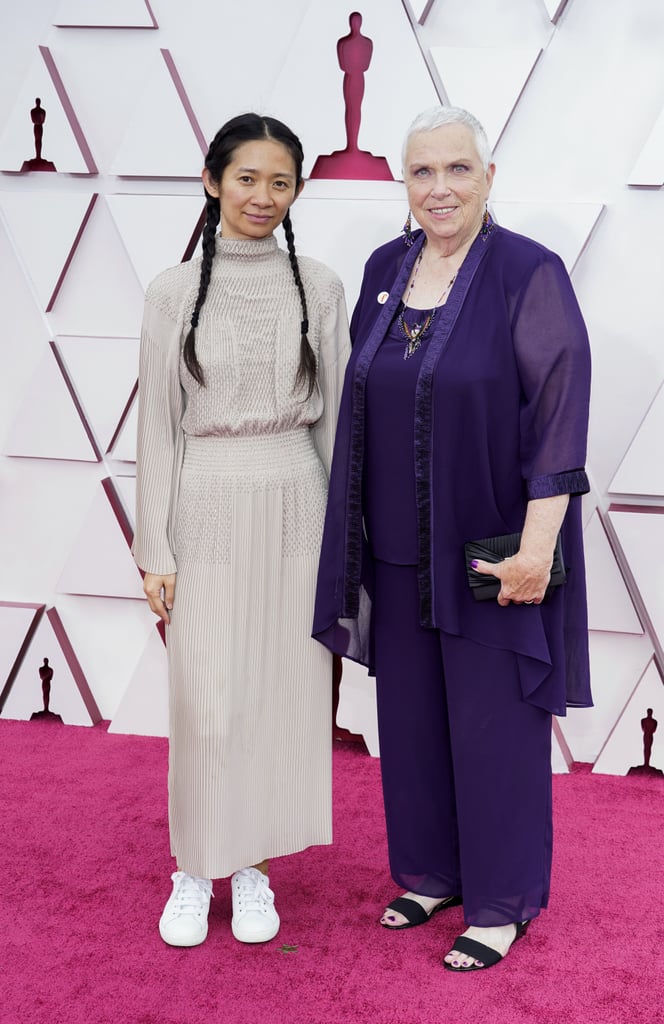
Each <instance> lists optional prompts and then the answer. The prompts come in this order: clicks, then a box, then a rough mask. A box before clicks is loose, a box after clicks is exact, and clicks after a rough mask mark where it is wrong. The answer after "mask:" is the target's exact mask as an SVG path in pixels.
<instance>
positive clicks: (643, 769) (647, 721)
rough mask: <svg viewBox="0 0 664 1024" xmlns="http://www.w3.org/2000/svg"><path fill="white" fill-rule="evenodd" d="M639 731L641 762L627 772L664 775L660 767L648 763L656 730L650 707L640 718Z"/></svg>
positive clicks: (629, 773)
mask: <svg viewBox="0 0 664 1024" xmlns="http://www.w3.org/2000/svg"><path fill="white" fill-rule="evenodd" d="M641 731H642V733H643V764H637V765H634V767H633V768H630V770H629V771H628V772H627V774H628V775H657V776H662V775H664V772H663V771H662V769H661V768H654V767H653V766H652V765H651V763H650V755H651V754H652V741H653V739H654V736H655V732H656V731H657V719H656V718H653V717H652V708H647V709H646V717H645V718H642V719H641Z"/></svg>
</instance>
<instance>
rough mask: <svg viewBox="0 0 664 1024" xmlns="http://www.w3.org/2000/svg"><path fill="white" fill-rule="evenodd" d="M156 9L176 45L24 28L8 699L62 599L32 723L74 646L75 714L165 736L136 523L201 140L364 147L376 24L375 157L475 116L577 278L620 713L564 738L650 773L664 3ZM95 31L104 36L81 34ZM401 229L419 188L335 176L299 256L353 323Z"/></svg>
mask: <svg viewBox="0 0 664 1024" xmlns="http://www.w3.org/2000/svg"><path fill="white" fill-rule="evenodd" d="M10 6H11V7H13V9H9V8H10ZM561 7H562V12H561V13H560V8H561ZM150 8H151V10H152V12H153V13H154V17H155V20H156V22H157V24H158V28H156V29H155V28H153V27H143V26H152V21H151V19H150V16H149V12H148V8H147V6H146V4H145V2H144V0H95V3H94V4H92V3H89V2H87V3H86V2H85V0H33V2H32V3H31V4H30V5H28V6H24V7H20V6H16V5H9V4H6V5H3V9H2V11H1V13H0V265H1V267H2V273H1V274H0V310H2V314H3V315H2V318H1V320H0V346H2V355H3V362H2V365H3V369H4V372H3V373H2V374H0V450H1V451H2V452H3V454H2V456H0V687H2V685H3V684H4V681H5V680H6V679H7V677H8V675H9V674H10V672H11V671H13V670H14V669H15V670H16V671H19V667H18V665H15V662H16V659H17V657H18V655H19V652H20V649H21V647H22V645H23V643H24V640H25V636H26V632H27V630H28V628H29V625H30V622H32V621H33V619H32V617H33V616H38V615H39V613H38V612H37V611H35V610H34V609H33V608H28V609H25V608H23V609H21V608H18V609H17V607H16V606H17V605H30V606H33V605H34V606H45V607H46V608H47V609H55V610H56V612H57V615H51V617H50V618H49V617H48V616H45V617H42V618H41V619H40V621H39V623H38V625H36V634H35V637H34V639H33V640H32V643H31V645H30V646H29V648H28V653H27V655H26V657H25V659H24V662H23V665H22V667H21V669H20V674H19V675H18V676H17V683H16V686H18V685H19V683H20V685H21V686H25V687H30V686H33V687H34V700H33V701H32V703H33V704H34V706H35V709H36V708H37V707H38V706H39V704H40V690H39V677H38V673H37V669H38V666H39V665H40V664H41V661H42V659H43V657H44V656H48V654H49V651H51V653H52V654H58V656H60V654H59V653H58V652H59V651H61V646H60V645H61V639H62V635H63V633H64V634H65V635H66V637H68V639H69V641H70V642H71V647H72V650H73V652H74V653H75V656H76V659H77V663H78V669H76V666H72V665H71V663H70V662H71V658H68V657H67V655H66V654H65V655H62V656H63V657H64V658H65V663H66V664H67V665H69V668H70V669H71V671H69V672H68V673H67V672H65V671H64V670H63V671H61V672H60V689H61V698H62V700H63V702H64V703H63V707H65V706H68V705H67V700H70V701H71V703H72V706H73V705H75V706H76V708H78V709H79V711H80V693H79V691H78V689H77V685H78V684H77V679H80V673H82V674H83V675H84V677H85V679H86V680H87V683H88V684H89V687H90V690H91V691H92V694H93V695H94V698H95V700H96V703H97V706H98V709H99V713H100V714H101V716H102V717H104V718H109V719H112V720H113V727H115V728H118V729H121V730H122V731H133V730H135V731H139V732H140V731H144V732H157V733H160V732H163V730H164V723H165V717H164V689H165V680H164V675H163V672H164V654H163V648H162V647H161V646H160V642H155V637H156V633H155V629H154V625H153V623H152V620H151V617H150V615H149V613H148V612H147V609H146V607H145V603H144V602H143V600H142V599H141V598H140V580H139V577H138V574H137V572H136V570H135V568H134V566H133V564H132V563H131V559H130V557H129V553H128V548H127V544H126V540H125V534H124V533H123V529H122V527H123V525H124V526H125V527H126V520H127V519H128V518H129V519H130V518H131V515H132V479H131V478H132V475H133V463H132V453H133V429H134V418H133V413H134V410H133V407H132V406H131V404H130V399H131V398H132V394H133V387H134V383H135V360H136V344H137V342H136V339H137V335H138V330H139V325H140V315H141V302H142V290H143V287H144V284H145V282H146V280H147V279H149V277H150V276H151V275H152V274H153V273H155V272H156V271H157V270H159V269H161V267H163V266H165V265H167V264H169V263H174V262H177V261H178V260H179V259H181V257H182V254H183V252H184V249H185V248H186V245H187V242H188V241H189V238H190V237H191V234H192V232H193V230H194V227H195V225H196V220H197V217H198V213H199V210H200V209H201V198H200V197H201V187H200V182H199V181H198V180H197V175H198V171H199V168H200V165H201V162H202V153H201V146H200V139H201V138H203V139H209V138H211V136H212V135H213V134H214V132H215V131H216V129H217V128H218V127H219V125H220V124H221V123H222V122H223V121H224V120H225V119H226V118H228V117H229V116H231V115H233V114H235V113H238V112H240V111H242V110H247V109H252V108H254V109H258V110H260V111H262V112H266V113H271V114H274V115H276V116H279V117H282V118H283V119H284V120H286V121H288V123H290V124H291V125H292V126H293V127H294V129H295V130H296V131H297V132H298V134H299V135H300V136H301V138H302V140H303V143H304V146H305V151H306V154H307V169H308V168H310V167H311V166H312V165H313V162H314V160H315V158H316V156H318V155H320V154H322V153H329V152H331V151H332V150H335V149H339V148H342V147H343V145H344V143H345V135H344V127H343V100H342V94H341V79H342V73H341V71H340V70H339V68H338V65H337V62H336V42H337V39H338V38H339V37H340V36H342V35H345V34H346V33H347V31H348V15H349V14H350V13H351V12H352V11H353V10H359V11H360V13H362V15H363V26H362V31H363V33H364V34H365V35H367V36H369V37H370V38H371V39H372V40H373V44H374V51H373V58H372V63H371V67H370V69H369V72H368V73H367V75H366V92H365V98H364V103H363V108H362V111H363V119H362V128H361V135H360V145H361V147H362V148H364V149H368V150H371V151H372V152H373V153H374V154H376V155H380V156H384V157H386V159H387V160H388V162H389V164H390V166H391V168H392V170H393V173H394V174H395V176H397V177H398V173H399V152H400V146H401V138H402V135H403V132H404V130H405V128H406V126H407V124H408V122H409V121H410V120H411V118H412V117H413V116H414V115H415V114H416V113H417V112H418V111H419V110H420V109H422V108H423V107H425V106H428V105H429V104H430V103H432V102H435V100H436V98H437V97H439V98H440V99H442V100H448V101H449V102H453V103H456V104H459V105H462V106H467V107H469V108H470V109H471V110H473V111H474V112H475V113H476V114H477V115H478V116H479V117H480V119H481V120H482V121H483V122H484V123H485V125H486V127H487V129H488V131H489V133H490V135H491V137H492V141H494V142H495V143H496V151H495V155H496V163H497V168H498V170H497V175H496V179H495V184H494V190H493V196H492V200H493V209H494V213H495V215H496V217H497V219H498V220H499V221H500V222H501V223H503V224H505V225H506V226H508V227H511V226H514V227H515V228H517V229H518V230H521V231H524V232H525V233H528V234H531V235H532V236H534V237H536V238H538V239H540V240H541V241H542V242H544V243H545V244H548V245H550V246H551V247H552V248H555V249H557V250H558V251H559V252H561V254H562V255H563V258H564V259H565V261H566V263H567V265H568V267H569V269H570V270H571V271H572V274H573V280H574V283H575V287H576V290H577V294H578V296H579V300H580V302H581V305H582V308H583V310H584V314H585V316H586V319H587V322H588V326H589V330H590V334H591V339H592V347H593V358H594V386H593V402H592V424H591V435H590V451H589V471H590V474H591V478H592V482H593V492H592V494H591V495H590V496H589V497H588V499H587V500H586V503H585V519H586V524H587V548H588V576H589V592H590V618H591V627H592V632H591V647H592V665H593V685H594V692H595V699H596V705H597V706H596V708H595V709H593V711H591V712H577V713H573V714H571V715H570V716H569V717H568V719H567V720H565V721H563V722H562V723H561V724H562V732H563V736H564V740H565V741H566V742H567V744H568V745H569V747H570V750H571V754H572V756H573V757H574V758H575V759H576V760H581V761H593V762H596V768H597V769H598V770H602V771H609V772H617V773H623V772H625V771H627V769H628V768H629V767H630V765H633V764H638V763H640V761H641V755H642V748H641V731H640V724H639V723H640V719H641V718H642V717H643V716H644V715H645V709H646V707H653V708H654V709H655V717H656V718H659V719H660V721H664V699H663V694H664V690H663V688H662V675H661V669H662V645H663V643H664V563H663V560H662V558H661V556H660V557H659V558H657V556H656V555H655V554H654V552H656V551H661V550H662V548H663V547H664V544H663V543H662V542H663V541H664V516H662V515H661V514H660V513H661V512H662V511H663V510H664V469H663V467H664V460H662V457H661V452H660V447H661V438H662V436H664V429H663V428H664V389H663V388H662V382H663V380H664V346H663V345H662V341H661V322H662V318H661V292H662V286H661V282H660V278H661V257H660V248H661V238H662V228H663V227H664V193H663V192H662V189H661V186H662V184H663V183H664V118H661V119H660V115H661V114H662V111H663V110H664V62H663V61H662V57H661V55H662V52H663V47H664V5H662V3H661V0H631V2H630V4H625V3H624V2H622V0H568V2H567V3H566V4H564V3H563V4H562V5H561V3H560V0H547V2H545V0H505V2H503V3H500V4H498V3H496V2H495V0H434V3H433V4H432V5H427V4H425V3H424V2H422V0H420V2H417V0H412V3H409V2H407V0H404V2H402V0H358V3H357V5H353V4H352V3H351V2H350V0H349V3H348V4H345V3H344V4H342V3H339V2H338V0H336V2H335V3H333V4H331V3H329V0H288V2H287V3H285V4H284V3H282V4H272V3H267V2H264V0H256V2H254V3H252V4H241V3H234V2H229V0H226V2H221V3H219V2H212V0H190V2H189V3H188V4H182V3H180V2H179V0H151V2H150ZM427 8H428V14H427V16H426V19H425V20H424V23H423V24H417V21H416V19H417V17H418V16H419V15H420V13H421V12H422V11H423V10H426V9H427ZM91 15H94V17H95V18H96V20H97V25H98V27H94V28H93V27H89V28H85V27H58V26H65V25H69V26H73V25H75V24H79V25H80V24H81V23H82V22H84V21H86V20H88V21H89V20H90V16H91ZM554 18H555V19H556V20H552V19H554ZM102 25H108V26H110V25H115V26H116V27H101V26H102ZM130 25H134V26H136V27H128V26H130ZM122 26H126V27H122ZM40 47H41V49H40ZM163 51H166V52H165V53H164V52H163ZM174 69H175V78H174ZM176 81H180V82H181V83H182V88H181V89H180V91H178V88H176ZM63 89H64V91H65V92H66V95H67V97H68V99H69V100H70V101H71V110H72V111H73V115H72V114H71V112H70V116H69V117H68V116H67V113H66V110H65V107H66V100H64V97H63ZM38 95H39V96H40V98H41V99H42V103H43V106H44V107H45V109H46V111H47V120H46V124H45V132H44V151H43V155H44V157H46V158H48V159H50V160H53V161H54V162H55V164H56V166H57V167H58V173H56V174H47V173H30V174H18V173H17V171H18V170H19V169H20V166H21V163H22V161H23V160H25V159H28V158H29V157H30V156H31V155H32V146H33V143H32V127H31V123H30V120H29V111H30V108H31V106H32V105H33V102H34V97H35V96H38ZM183 100H184V101H185V102H183ZM187 100H188V101H189V103H190V108H191V111H192V112H193V123H192V120H191V119H190V118H189V117H188V115H187V110H186V105H185V103H186V101H187ZM94 168H96V170H97V173H90V171H91V169H93V170H94ZM95 196H96V197H97V198H94V197H95ZM405 212H406V204H405V201H404V198H403V186H402V185H401V183H400V182H398V181H395V182H357V181H321V180H315V181H314V180H312V181H310V182H309V183H308V184H307V187H306V189H305V191H304V193H303V196H302V198H301V200H299V202H298V204H297V206H296V208H295V211H294V223H295V230H296V238H297V241H298V245H299V247H300V249H301V250H302V251H304V252H307V253H309V254H310V255H314V256H318V257H319V258H321V259H323V260H325V261H326V262H328V263H330V264H331V265H332V266H333V267H335V269H336V270H337V271H338V272H339V273H340V275H341V276H342V278H343V280H344V283H345V285H346V289H347V293H348V300H349V305H352V303H353V301H354V299H355V297H356V295H357V291H358V287H359V281H360V276H361V270H362V264H363V261H364V259H365V258H366V256H367V255H368V253H369V252H370V250H371V249H372V248H373V247H374V246H375V245H377V244H379V243H380V242H382V241H384V240H386V239H387V238H389V237H392V236H393V235H395V234H396V233H398V231H399V229H400V227H401V224H402V223H403V219H404V215H405ZM82 225H84V226H83V230H81V227H82ZM74 243H77V244H76V246H75V248H74V251H73V256H71V261H70V262H69V263H68V265H67V261H68V260H69V259H70V255H71V253H72V248H73V247H74ZM65 265H67V272H66V274H65V275H64V277H62V271H63V267H65ZM72 393H73V394H74V395H75V396H76V399H77V401H78V406H79V408H78V409H77V405H76V403H75V401H74V399H73V397H72ZM123 425H124V430H122V429H120V431H119V436H117V437H115V442H116V443H115V445H114V447H113V450H112V451H111V452H110V453H108V451H107V449H108V447H109V444H110V442H111V439H112V438H113V437H114V435H116V433H117V431H118V428H121V427H122V426H123ZM102 481H106V482H105V484H104V485H102ZM614 506H620V507H619V508H615V507H614ZM3 602H4V604H3ZM54 621H57V622H59V623H60V624H61V628H59V629H58V630H54V629H53V628H52V623H53V622H54ZM33 624H34V623H33ZM65 646H66V644H65ZM65 677H66V678H65ZM57 683H58V676H57V675H56V676H55V677H54V691H53V692H54V694H55V692H56V690H55V688H56V684H57ZM15 690H16V687H15ZM65 691H66V692H65ZM348 691H349V699H350V700H351V706H346V707H345V708H344V705H343V704H342V709H341V713H342V716H343V715H344V714H345V715H346V718H347V719H348V721H354V722H355V724H356V726H357V723H356V713H357V708H358V703H357V701H359V703H360V704H362V706H363V707H364V702H363V700H362V699H360V697H359V696H357V698H353V695H352V691H353V688H352V687H350V686H349V687H348ZM358 694H359V691H358ZM67 695H69V696H67ZM54 699H55V698H54ZM31 700H32V698H26V701H27V703H25V706H26V707H29V706H31V704H30V701H31ZM353 700H356V703H355V704H353ZM16 701H17V698H16V694H15V696H14V701H13V703H14V705H15V706H16V707H18V705H17V703H16ZM21 706H23V705H21ZM367 706H368V705H367ZM86 707H87V705H86ZM10 712H11V706H10V704H9V703H8V705H7V706H6V707H5V712H4V713H5V714H9V713H10ZM15 713H18V712H15ZM77 713H78V712H77ZM362 713H364V712H362ZM92 717H94V714H93V716H92ZM370 728H371V725H370V723H369V724H368V725H367V730H369V729H370ZM663 735H664V725H663V726H662V728H661V729H660V731H659V733H658V734H657V736H656V739H655V747H654V751H653V763H655V764H659V765H661V766H662V767H664V740H662V739H660V738H659V737H661V736H663ZM658 744H659V745H658Z"/></svg>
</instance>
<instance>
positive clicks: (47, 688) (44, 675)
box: [30, 658, 62, 722]
mask: <svg viewBox="0 0 664 1024" xmlns="http://www.w3.org/2000/svg"><path fill="white" fill-rule="evenodd" d="M39 679H40V682H41V691H42V703H43V705H44V706H43V708H42V710H41V711H35V712H33V714H31V715H30V720H31V721H32V719H33V718H48V719H50V720H51V721H54V722H61V721H62V718H61V717H60V715H56V714H54V713H53V712H52V711H51V710H50V708H49V705H50V703H51V682H52V680H53V669H52V668H51V666H50V665H49V663H48V658H44V661H43V664H41V665H40V666H39Z"/></svg>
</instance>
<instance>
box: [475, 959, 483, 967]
mask: <svg viewBox="0 0 664 1024" xmlns="http://www.w3.org/2000/svg"><path fill="white" fill-rule="evenodd" d="M475 963H476V964H477V966H478V967H484V964H483V963H482V961H481V960H476V961H475Z"/></svg>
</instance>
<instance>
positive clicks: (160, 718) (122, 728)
mask: <svg viewBox="0 0 664 1024" xmlns="http://www.w3.org/2000/svg"><path fill="white" fill-rule="evenodd" d="M108 731H109V732H119V733H134V734H137V735H139V736H168V661H167V658H166V648H165V647H164V643H163V641H162V639H161V637H160V636H159V633H158V632H157V630H156V629H154V630H152V632H151V633H150V636H149V638H148V642H147V644H146V645H145V650H144V651H143V654H142V655H141V658H140V661H139V663H138V665H137V666H136V671H135V672H134V674H133V676H132V678H131V680H130V682H129V685H128V687H127V689H126V691H125V695H124V697H123V698H122V700H121V702H120V705H119V707H118V709H117V711H116V713H115V714H114V715H113V720H112V721H111V724H110V726H109V730H108Z"/></svg>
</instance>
